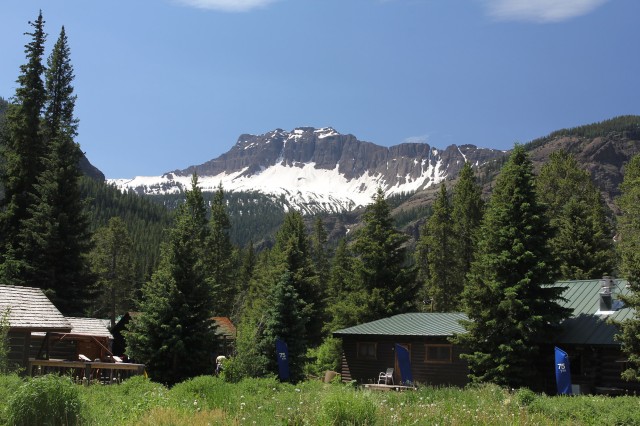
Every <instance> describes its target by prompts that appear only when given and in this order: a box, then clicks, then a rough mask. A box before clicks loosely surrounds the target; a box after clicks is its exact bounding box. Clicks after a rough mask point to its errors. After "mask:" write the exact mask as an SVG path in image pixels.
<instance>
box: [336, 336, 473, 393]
mask: <svg viewBox="0 0 640 426" xmlns="http://www.w3.org/2000/svg"><path fill="white" fill-rule="evenodd" d="M358 342H373V343H375V344H376V358H375V359H359V358H358V353H357V350H358ZM396 343H399V344H403V345H405V346H408V347H409V349H410V351H409V354H410V357H411V371H412V373H413V380H414V382H416V383H421V384H426V385H433V386H445V385H453V386H464V385H466V384H467V383H468V378H467V374H468V367H467V363H466V362H465V361H463V360H461V359H460V353H461V351H460V348H458V347H456V346H453V348H452V350H453V353H452V362H451V363H431V362H426V361H425V359H426V346H425V345H426V344H427V343H429V344H448V343H447V341H446V338H415V337H412V338H401V339H400V338H394V337H386V336H385V337H374V338H372V337H368V336H343V338H342V349H343V357H342V365H341V374H342V380H343V381H350V380H356V381H357V382H358V383H360V384H367V383H377V381H378V375H379V374H380V372H383V371H385V370H386V369H387V368H395V369H396V371H394V381H395V383H400V372H399V371H397V367H396V365H395V344H396Z"/></svg>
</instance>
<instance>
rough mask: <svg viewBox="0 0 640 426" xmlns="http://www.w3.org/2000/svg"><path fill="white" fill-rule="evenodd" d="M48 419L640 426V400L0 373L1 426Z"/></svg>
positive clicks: (490, 389) (493, 390) (492, 389)
mask: <svg viewBox="0 0 640 426" xmlns="http://www.w3.org/2000/svg"><path fill="white" fill-rule="evenodd" d="M38 381H39V382H38ZM51 407H54V408H51ZM56 407H57V408H56ZM52 410H53V411H52ZM55 410H58V411H57V412H56V411H55ZM61 410H62V412H63V413H64V414H60V412H61ZM65 410H67V411H65ZM29 413H31V414H29ZM29 415H31V416H32V417H28V416H29ZM40 420H42V423H41V424H52V425H53V424H61V425H63V424H78V425H190V426H199V425H436V424H437V425H478V424H480V425H514V424H519V425H599V426H600V425H636V424H638V425H640V398H638V397H631V396H625V397H615V398H611V397H605V396H575V397H558V396H553V397H551V396H545V395H539V394H534V393H533V392H531V391H529V390H526V389H522V390H518V391H515V392H512V391H508V390H506V389H502V388H500V387H497V386H493V385H486V386H480V387H469V388H466V389H458V388H431V387H422V388H419V389H418V390H416V391H407V392H379V391H378V392H376V391H368V390H364V389H359V388H354V387H352V386H349V385H344V384H340V383H333V384H325V383H321V382H319V381H307V382H304V383H299V384H297V385H291V384H286V383H280V382H278V381H277V380H275V379H247V380H243V381H242V382H240V383H237V384H231V383H226V382H224V381H222V380H221V379H218V378H215V377H204V376H203V377H197V378H194V379H192V380H189V381H186V382H183V383H180V384H178V385H176V386H174V387H172V388H170V389H169V388H167V387H165V386H162V385H160V384H157V383H154V382H152V381H150V380H147V379H144V378H143V377H135V378H132V379H129V380H127V381H125V382H124V383H122V384H119V385H111V386H104V385H98V384H96V385H91V386H81V385H74V384H71V382H70V381H69V380H68V379H66V378H57V377H55V378H45V379H34V380H29V381H25V380H23V379H21V378H19V377H17V376H15V375H8V376H0V425H5V424H28V425H34V424H37V423H38V422H39V421H40Z"/></svg>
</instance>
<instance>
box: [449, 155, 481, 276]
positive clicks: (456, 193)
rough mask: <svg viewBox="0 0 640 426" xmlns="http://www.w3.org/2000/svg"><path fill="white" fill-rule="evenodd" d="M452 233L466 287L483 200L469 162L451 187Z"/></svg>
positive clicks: (474, 252)
mask: <svg viewBox="0 0 640 426" xmlns="http://www.w3.org/2000/svg"><path fill="white" fill-rule="evenodd" d="M451 207H452V213H451V216H452V220H453V234H454V235H455V240H456V246H457V254H456V257H457V258H458V262H459V265H458V267H459V268H460V271H459V275H460V276H461V277H462V282H463V286H462V288H464V287H466V283H467V274H468V273H469V271H471V264H472V263H473V259H474V257H475V254H476V247H477V244H478V229H479V228H480V223H481V222H482V214H483V208H484V202H483V201H482V189H481V188H480V186H479V185H478V184H477V182H476V178H475V176H474V174H473V169H472V168H471V164H470V163H468V162H466V163H465V164H464V166H463V167H462V170H461V171H460V177H459V179H458V182H457V183H456V185H455V186H454V188H453V198H452V202H451Z"/></svg>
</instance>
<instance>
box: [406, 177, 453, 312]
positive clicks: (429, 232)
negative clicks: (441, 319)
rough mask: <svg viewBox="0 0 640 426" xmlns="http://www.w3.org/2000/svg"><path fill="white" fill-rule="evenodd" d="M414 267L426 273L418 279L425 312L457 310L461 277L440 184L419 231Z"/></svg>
mask: <svg viewBox="0 0 640 426" xmlns="http://www.w3.org/2000/svg"><path fill="white" fill-rule="evenodd" d="M417 253H418V256H426V262H424V261H421V259H417V262H416V263H417V264H418V265H423V267H426V268H427V269H428V270H427V271H423V272H422V273H421V275H422V276H423V277H426V279H425V281H424V293H425V294H424V297H423V299H424V302H425V303H426V306H427V307H428V309H429V310H433V311H436V312H450V311H455V310H457V309H458V308H459V304H460V299H461V296H462V288H463V279H464V275H463V274H461V268H460V266H459V265H460V263H461V262H460V261H461V259H460V257H459V253H458V246H457V241H456V238H455V235H454V233H453V220H452V208H451V201H450V200H449V195H448V194H447V186H446V185H445V184H444V183H443V184H442V185H441V186H440V192H439V194H438V196H437V197H436V200H435V201H434V203H433V213H432V215H431V216H430V217H429V219H428V220H427V222H426V223H425V225H424V226H423V228H422V232H421V235H420V239H419V241H418V250H417Z"/></svg>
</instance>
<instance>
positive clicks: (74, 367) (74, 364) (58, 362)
mask: <svg viewBox="0 0 640 426" xmlns="http://www.w3.org/2000/svg"><path fill="white" fill-rule="evenodd" d="M27 374H28V375H29V376H40V375H43V374H59V375H62V376H69V377H71V378H72V379H73V380H74V381H75V382H77V383H83V384H90V383H101V384H106V385H107V384H112V383H120V382H122V381H123V380H125V379H128V378H129V377H132V376H137V375H142V374H144V364H129V363H113V362H99V361H65V360H62V359H35V358H29V363H28V365H27Z"/></svg>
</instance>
